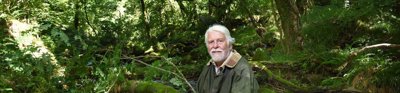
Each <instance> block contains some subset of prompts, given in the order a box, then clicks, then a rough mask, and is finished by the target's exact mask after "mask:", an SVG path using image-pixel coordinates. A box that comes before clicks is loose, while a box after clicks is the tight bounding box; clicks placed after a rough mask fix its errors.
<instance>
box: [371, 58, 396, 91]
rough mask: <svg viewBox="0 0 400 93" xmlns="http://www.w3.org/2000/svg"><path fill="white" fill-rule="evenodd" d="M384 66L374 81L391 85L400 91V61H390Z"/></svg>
mask: <svg viewBox="0 0 400 93" xmlns="http://www.w3.org/2000/svg"><path fill="white" fill-rule="evenodd" d="M385 65H386V66H383V67H385V68H382V70H381V71H379V72H378V73H377V75H376V76H375V78H374V80H373V82H374V83H375V84H377V85H378V86H391V87H393V88H394V89H395V91H400V88H399V86H400V85H399V84H400V70H399V69H398V68H399V67H400V63H399V62H398V61H397V62H389V63H387V64H385Z"/></svg>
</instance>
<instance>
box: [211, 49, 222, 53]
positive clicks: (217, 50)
mask: <svg viewBox="0 0 400 93" xmlns="http://www.w3.org/2000/svg"><path fill="white" fill-rule="evenodd" d="M222 51H224V50H222V49H211V53H214V52H222Z"/></svg>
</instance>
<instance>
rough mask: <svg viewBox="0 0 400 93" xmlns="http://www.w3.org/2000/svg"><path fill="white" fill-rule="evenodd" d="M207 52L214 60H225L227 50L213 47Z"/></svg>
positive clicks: (227, 53)
mask: <svg viewBox="0 0 400 93" xmlns="http://www.w3.org/2000/svg"><path fill="white" fill-rule="evenodd" d="M213 51H221V52H216V53H213ZM209 54H210V55H211V58H212V60H213V61H214V62H223V61H225V60H226V58H228V55H229V51H224V50H220V49H213V50H211V51H210V52H209Z"/></svg>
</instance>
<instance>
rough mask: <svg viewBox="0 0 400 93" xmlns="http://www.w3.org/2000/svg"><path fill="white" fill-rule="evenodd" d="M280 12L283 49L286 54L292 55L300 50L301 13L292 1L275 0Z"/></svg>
mask: <svg viewBox="0 0 400 93" xmlns="http://www.w3.org/2000/svg"><path fill="white" fill-rule="evenodd" d="M275 3H276V8H277V10H278V14H279V19H280V23H281V25H280V27H281V31H282V34H283V38H282V41H281V42H282V43H283V45H282V47H283V49H284V52H285V53H286V54H291V53H294V52H295V51H297V50H298V49H299V48H300V46H301V45H300V44H301V39H302V38H301V36H300V18H299V17H300V13H299V10H298V8H297V5H296V4H295V1H292V0H275Z"/></svg>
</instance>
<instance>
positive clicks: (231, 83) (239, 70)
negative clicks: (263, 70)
mask: <svg viewBox="0 0 400 93" xmlns="http://www.w3.org/2000/svg"><path fill="white" fill-rule="evenodd" d="M234 42H235V39H234V38H232V37H231V35H230V33H229V30H228V29H227V28H226V27H225V26H222V25H218V24H215V25H213V26H211V27H209V28H208V29H207V32H206V34H205V43H206V45H207V49H208V54H209V55H210V56H211V60H210V61H209V62H208V63H207V65H206V66H204V68H203V71H202V72H201V74H200V76H199V79H198V82H197V91H198V92H199V93H256V92H257V90H258V83H257V80H256V79H255V77H254V74H253V71H252V70H251V66H250V65H249V63H247V60H246V59H245V58H243V57H242V56H241V55H240V54H239V53H237V52H236V51H235V50H233V49H232V44H233V43H234Z"/></svg>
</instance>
